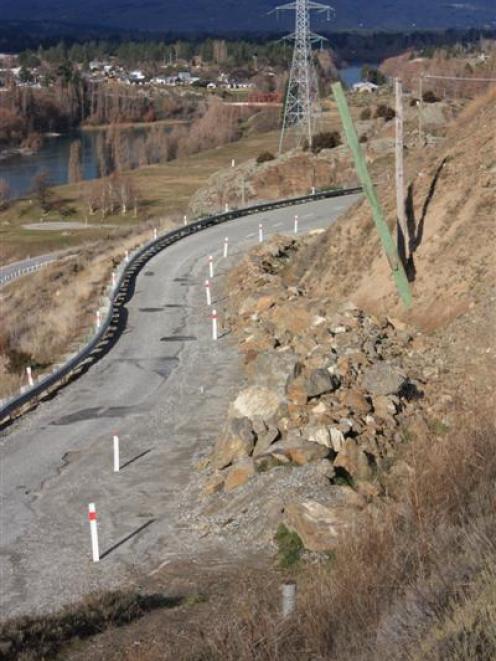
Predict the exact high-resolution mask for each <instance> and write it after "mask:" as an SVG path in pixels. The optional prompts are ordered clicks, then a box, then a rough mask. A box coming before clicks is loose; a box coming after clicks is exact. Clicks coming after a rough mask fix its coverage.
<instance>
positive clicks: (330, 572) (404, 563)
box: [140, 416, 496, 661]
mask: <svg viewBox="0 0 496 661" xmlns="http://www.w3.org/2000/svg"><path fill="white" fill-rule="evenodd" d="M484 419H486V420H489V422H488V423H487V424H485V425H481V424H480V422H479V420H480V418H478V419H477V420H473V421H470V423H471V424H470V423H469V422H467V423H466V425H464V427H463V429H461V430H460V431H458V432H456V433H454V434H450V435H448V436H445V437H444V438H443V440H433V437H425V438H415V439H414V440H412V442H411V443H410V444H409V446H408V448H407V449H406V451H405V457H404V458H405V460H406V461H407V463H408V465H409V466H410V474H409V477H408V478H406V479H404V480H403V481H402V482H401V483H400V487H401V488H400V489H399V496H398V497H397V498H395V499H393V498H391V500H390V501H388V502H385V503H383V505H382V507H381V508H380V509H377V510H376V511H375V512H374V513H371V514H370V518H369V520H368V521H366V522H365V523H364V525H363V526H362V528H361V529H360V530H356V531H355V532H354V533H353V534H351V535H350V536H349V537H348V539H347V540H345V541H344V543H343V544H342V545H341V546H340V548H339V549H338V550H337V551H336V553H335V555H334V557H333V558H332V559H331V560H330V561H329V563H328V564H327V565H325V566H321V567H320V568H319V569H315V568H309V569H307V570H304V571H303V572H302V573H301V574H300V575H299V576H298V583H299V605H298V612H297V614H296V616H295V617H294V618H293V619H292V620H291V621H289V622H285V623H283V622H281V619H280V615H279V610H278V609H279V595H278V594H277V590H276V589H275V588H274V585H269V586H268V587H267V585H265V587H262V586H260V585H256V583H253V581H251V582H250V583H249V584H245V585H242V590H241V594H239V593H238V594H237V596H236V597H235V598H234V599H233V601H232V602H231V603H229V604H226V606H225V608H224V611H223V613H222V615H221V616H220V617H219V616H216V617H213V618H211V620H210V622H208V623H204V624H203V625H202V626H197V627H195V626H193V627H191V628H190V629H189V631H188V644H187V645H186V644H185V640H184V637H183V636H178V637H177V638H176V639H175V640H174V639H173V638H172V639H170V638H169V641H170V644H171V646H170V647H169V651H168V652H167V653H166V654H164V653H159V650H158V647H155V646H154V645H151V646H150V647H149V649H148V650H147V651H146V653H143V655H140V658H141V659H143V660H144V659H157V658H167V659H173V658H175V659H189V660H197V661H200V660H202V661H203V660H207V659H209V660H212V661H213V660H217V659H219V660H220V659H222V660H223V661H225V660H228V659H229V660H230V659H232V660H233V661H234V660H236V661H242V660H243V661H249V660H250V661H251V660H253V659H257V660H266V661H269V660H270V661H276V660H279V659H280V660H281V661H282V660H284V661H291V660H293V659H294V660H295V661H296V659H298V660H304V659H308V660H310V659H340V660H343V659H384V658H386V659H412V660H413V659H432V660H434V659H469V660H474V661H475V660H476V659H491V658H494V657H495V655H496V587H495V585H496V556H495V547H494V539H495V534H496V517H495V513H494V509H495V496H494V483H495V480H496V430H495V428H494V425H493V424H492V419H491V418H490V417H487V416H485V418H484ZM383 479H385V480H391V479H392V478H391V475H384V476H383Z"/></svg>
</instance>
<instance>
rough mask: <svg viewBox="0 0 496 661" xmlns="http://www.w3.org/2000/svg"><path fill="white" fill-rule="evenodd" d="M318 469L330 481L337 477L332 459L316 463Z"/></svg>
mask: <svg viewBox="0 0 496 661" xmlns="http://www.w3.org/2000/svg"><path fill="white" fill-rule="evenodd" d="M316 468H317V470H318V471H319V473H320V474H321V475H323V476H324V477H326V478H327V479H328V480H332V478H333V477H335V475H336V471H335V469H334V464H333V463H332V461H330V459H322V460H321V461H318V462H317V463H316Z"/></svg>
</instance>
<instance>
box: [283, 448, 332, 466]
mask: <svg viewBox="0 0 496 661" xmlns="http://www.w3.org/2000/svg"><path fill="white" fill-rule="evenodd" d="M285 454H286V455H287V456H288V457H289V458H290V459H291V461H292V462H293V463H294V464H298V466H303V465H304V464H308V463H310V462H311V461H318V460H319V459H325V458H326V457H327V456H328V454H329V448H327V447H325V446H323V445H319V444H318V443H305V442H303V443H301V444H300V445H296V446H293V447H289V448H286V450H285Z"/></svg>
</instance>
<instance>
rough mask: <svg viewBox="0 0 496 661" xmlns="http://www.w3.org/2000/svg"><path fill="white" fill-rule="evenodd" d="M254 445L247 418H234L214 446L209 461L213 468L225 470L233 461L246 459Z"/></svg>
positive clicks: (251, 430) (252, 433) (253, 437)
mask: <svg viewBox="0 0 496 661" xmlns="http://www.w3.org/2000/svg"><path fill="white" fill-rule="evenodd" d="M254 445H255V434H254V432H253V429H252V426H251V423H250V421H249V420H248V418H234V419H233V420H231V421H230V422H229V427H228V429H227V431H226V432H225V433H224V435H223V436H221V438H219V439H218V440H217V442H216V444H215V447H214V451H213V453H212V457H211V460H210V463H211V465H212V466H213V468H225V467H226V466H229V464H231V463H232V462H233V461H236V460H237V459H242V458H243V457H248V456H249V455H250V454H251V453H252V451H253V447H254Z"/></svg>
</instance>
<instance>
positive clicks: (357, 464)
mask: <svg viewBox="0 0 496 661" xmlns="http://www.w3.org/2000/svg"><path fill="white" fill-rule="evenodd" d="M334 468H344V470H345V471H346V472H347V473H349V474H350V475H351V477H352V478H353V479H354V480H370V479H371V478H372V469H371V467H370V465H369V460H368V458H367V455H366V454H365V452H364V451H363V450H362V449H361V448H360V447H359V446H358V445H357V444H356V442H355V440H354V439H352V438H347V439H346V440H345V442H344V445H343V447H342V448H341V450H340V451H339V452H338V455H337V457H336V459H335V460H334Z"/></svg>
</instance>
